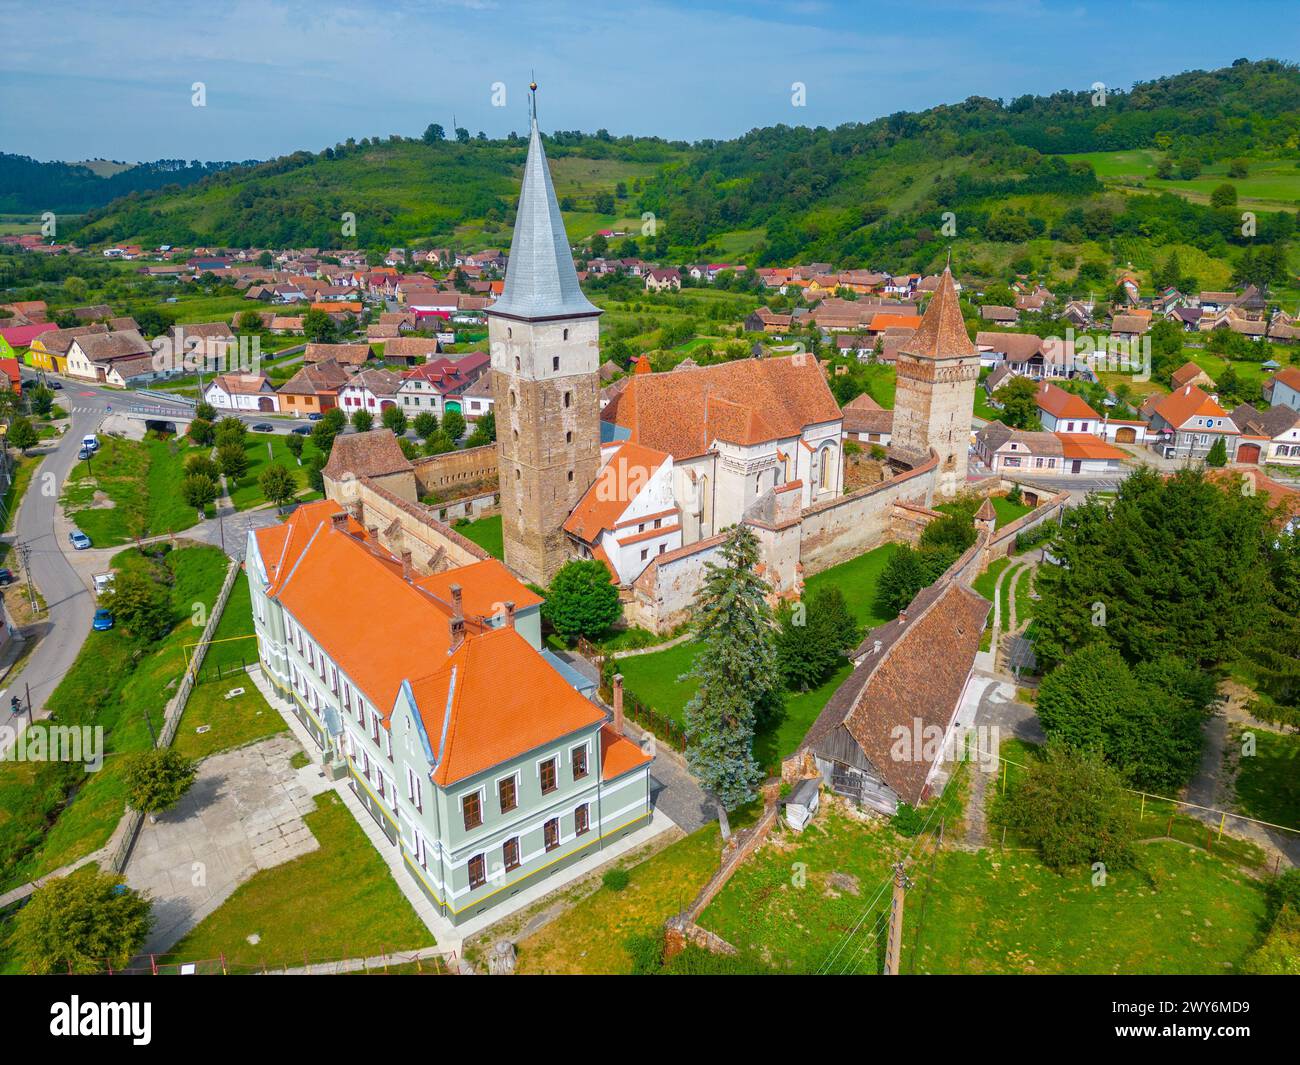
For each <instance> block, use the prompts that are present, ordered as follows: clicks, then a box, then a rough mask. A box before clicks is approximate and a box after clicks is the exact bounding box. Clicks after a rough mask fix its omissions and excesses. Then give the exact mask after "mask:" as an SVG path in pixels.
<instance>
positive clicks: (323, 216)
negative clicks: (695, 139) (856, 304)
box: [71, 127, 687, 248]
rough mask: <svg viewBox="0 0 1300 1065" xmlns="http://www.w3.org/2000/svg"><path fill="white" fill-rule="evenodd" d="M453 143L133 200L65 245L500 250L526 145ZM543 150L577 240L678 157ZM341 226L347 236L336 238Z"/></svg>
mask: <svg viewBox="0 0 1300 1065" xmlns="http://www.w3.org/2000/svg"><path fill="white" fill-rule="evenodd" d="M435 128H436V127H430V129H431V130H433V129H435ZM440 132H441V131H440V130H439V133H440ZM458 132H459V133H460V134H461V135H462V137H464V139H463V140H462V139H459V138H452V139H447V138H444V137H442V136H440V135H439V136H434V135H433V134H432V133H430V132H426V134H425V136H424V137H423V138H419V139H416V138H410V137H401V136H391V137H388V138H381V137H363V138H361V140H359V141H357V140H353V139H349V140H348V141H347V142H345V143H342V144H338V145H335V146H333V147H331V148H326V149H324V150H323V151H320V152H306V151H302V152H294V153H293V154H292V155H287V156H282V157H281V158H279V159H273V160H271V161H269V162H266V163H261V164H259V165H257V166H253V167H236V168H232V169H229V170H225V171H222V172H220V173H217V174H213V175H211V176H210V177H208V178H206V179H205V180H203V181H200V182H198V183H197V184H195V185H193V186H191V187H189V188H187V189H183V190H181V191H179V192H175V191H172V190H161V191H159V192H156V193H152V194H149V193H141V194H139V195H133V196H130V197H128V198H126V199H124V200H121V201H118V202H117V203H114V204H111V205H109V206H108V207H107V208H106V209H104V210H101V211H94V212H91V213H90V214H88V215H87V216H86V217H85V218H84V219H83V220H82V225H81V228H80V229H79V230H77V231H72V232H71V235H72V236H73V237H74V239H76V240H78V241H80V242H82V243H91V242H95V241H102V240H115V241H117V240H128V239H130V240H138V241H142V242H146V243H150V244H157V243H171V244H180V245H192V244H198V243H210V244H228V245H234V246H249V245H254V246H270V247H285V246H308V247H310V246H316V247H337V246H339V245H340V244H359V245H361V246H363V247H367V248H375V247H389V246H393V245H406V244H409V243H411V242H413V241H415V240H417V239H421V240H423V241H425V242H433V243H439V242H450V241H453V240H458V241H460V242H461V243H467V242H468V243H477V244H479V245H480V246H484V245H487V244H494V243H502V242H504V243H506V244H509V236H510V234H509V228H508V227H509V223H510V222H511V221H512V220H513V212H514V200H515V198H516V197H517V195H518V191H519V179H520V175H521V173H522V170H523V163H524V158H525V156H526V154H527V141H526V140H525V139H524V138H523V137H519V136H514V135H512V136H511V137H509V138H506V139H503V140H489V139H487V138H486V137H481V136H480V137H479V138H470V137H468V135H467V134H466V133H465V131H463V130H462V131H458ZM546 149H547V153H548V155H549V156H550V159H551V165H552V170H553V172H554V173H555V185H556V191H557V194H558V195H560V196H561V198H562V200H563V201H564V208H565V210H566V212H567V211H572V212H578V213H580V214H583V215H585V216H587V217H586V218H585V219H582V220H580V223H581V221H585V222H586V223H587V224H586V226H585V228H584V226H583V225H582V224H579V226H578V227H577V231H576V235H577V236H582V235H583V234H584V232H590V231H592V230H594V229H595V228H599V227H601V226H603V225H608V224H612V223H614V222H616V221H617V220H618V219H620V218H621V217H622V216H623V215H624V214H625V213H627V212H629V211H631V209H632V206H633V199H634V197H635V196H636V195H637V194H638V192H639V189H640V187H641V184H642V182H643V181H644V180H647V179H648V178H650V177H651V176H652V175H653V174H654V173H655V172H656V171H657V170H658V169H659V168H660V167H661V166H663V165H664V164H667V163H671V162H675V161H677V160H678V159H680V158H681V157H682V153H683V152H684V151H685V150H686V149H687V146H686V145H685V144H680V143H679V144H670V143H668V142H666V141H663V140H659V139H657V138H632V137H623V138H614V137H611V136H610V135H609V134H608V133H606V132H605V131H604V130H601V131H598V132H597V133H596V134H594V135H589V134H583V133H578V132H565V131H558V132H556V133H554V134H552V135H550V136H548V137H547V138H546ZM345 215H347V216H350V217H351V220H352V221H353V222H354V224H355V233H354V234H349V233H347V232H345V231H344V230H343V225H344V222H345ZM637 224H638V225H639V224H640V223H639V221H638V222H637Z"/></svg>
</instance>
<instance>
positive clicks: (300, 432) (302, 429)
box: [290, 425, 311, 436]
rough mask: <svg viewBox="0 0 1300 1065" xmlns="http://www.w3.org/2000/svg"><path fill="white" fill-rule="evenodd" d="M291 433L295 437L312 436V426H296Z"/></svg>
mask: <svg viewBox="0 0 1300 1065" xmlns="http://www.w3.org/2000/svg"><path fill="white" fill-rule="evenodd" d="M290 432H292V433H293V435H294V436H311V426H310V425H295V426H294V427H293V429H291V430H290Z"/></svg>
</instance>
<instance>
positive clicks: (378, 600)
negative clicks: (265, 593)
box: [255, 500, 605, 786]
mask: <svg viewBox="0 0 1300 1065" xmlns="http://www.w3.org/2000/svg"><path fill="white" fill-rule="evenodd" d="M335 513H338V505H337V504H336V503H334V502H333V501H332V500H322V501H320V502H317V503H314V504H307V505H305V506H303V507H300V508H299V509H298V510H297V511H296V512H295V513H294V515H293V516H292V517H291V518H290V520H289V521H288V522H286V523H285V524H284V525H282V526H277V527H272V528H269V529H260V530H258V531H257V533H255V536H256V537H257V544H258V550H259V552H260V553H261V555H262V557H263V561H264V562H266V564H267V566H268V569H273V570H274V571H275V576H274V577H273V578H272V580H273V584H272V589H271V594H272V595H273V596H274V598H275V599H277V600H278V601H279V602H280V603H281V604H282V605H283V606H284V608H285V609H286V610H287V611H288V613H289V614H290V615H291V616H292V617H293V618H294V619H295V620H296V621H298V622H299V623H300V624H301V625H302V626H303V627H304V628H305V629H306V630H307V631H308V632H309V633H310V634H311V637H312V639H313V640H315V641H317V642H318V643H320V645H321V646H322V647H324V648H325V649H326V651H327V653H328V654H329V656H330V657H331V658H332V659H333V661H334V662H335V664H336V665H337V666H338V667H339V669H340V670H341V671H342V672H343V673H344V674H346V676H347V677H348V678H349V679H350V680H351V681H352V682H353V683H354V684H355V685H356V686H357V687H358V688H359V689H360V690H361V692H362V693H363V694H364V695H365V696H366V698H367V699H369V700H370V701H371V702H372V703H373V704H374V705H375V706H376V707H377V708H378V710H379V711H380V713H381V715H382V717H383V720H384V723H385V726H387V725H388V721H389V717H390V715H391V713H392V708H393V706H394V705H395V703H396V701H397V696H398V693H399V692H400V691H401V688H402V685H403V684H404V683H407V684H409V686H410V690H411V693H412V697H413V699H414V701H415V708H416V711H417V712H418V713H419V715H420V719H421V721H422V722H423V724H424V727H425V731H426V734H427V736H428V737H429V741H430V743H431V745H432V746H433V748H434V753H435V755H437V756H438V757H439V761H438V764H437V767H436V769H435V771H434V774H433V779H434V781H435V782H436V783H438V784H440V785H444V786H445V785H447V784H451V783H455V782H456V781H457V780H462V779H464V778H465V777H467V776H471V775H473V774H474V773H478V772H481V771H482V770H484V769H488V768H490V767H491V766H493V765H497V764H499V763H500V762H503V761H506V760H508V759H510V758H514V757H517V756H518V755H520V754H523V753H525V752H526V751H529V750H532V749H534V748H536V747H539V746H542V745H543V744H546V743H549V742H551V741H553V740H556V739H559V738H561V737H564V736H567V735H569V734H570V733H572V732H575V731H577V730H579V729H582V728H586V727H589V726H591V725H595V724H598V723H599V722H601V721H602V720H603V719H604V716H605V714H604V711H603V710H602V709H601V708H600V707H599V706H597V705H595V704H594V703H592V702H591V701H590V700H588V699H586V698H584V697H583V696H582V695H581V694H579V693H578V692H577V691H576V690H574V688H572V687H571V686H570V685H569V683H568V682H567V681H565V680H564V678H563V677H561V676H560V674H559V673H557V672H556V671H555V669H554V668H552V666H551V665H550V664H549V663H548V662H547V661H546V660H545V659H544V658H543V657H542V656H541V655H540V654H538V652H537V651H536V650H535V649H534V648H533V647H532V645H531V644H529V643H528V641H527V640H526V639H524V637H523V636H521V635H520V634H519V633H518V632H517V631H516V630H515V629H513V628H510V627H501V628H489V627H486V626H484V625H482V624H481V623H479V622H478V621H477V620H476V619H475V618H474V617H473V616H472V613H471V609H472V605H477V604H478V603H479V602H480V601H485V600H486V597H488V596H490V595H492V593H493V592H498V593H499V592H501V591H504V590H505V589H506V588H507V587H508V584H507V582H513V583H514V584H515V585H516V587H519V590H518V591H514V592H512V593H511V594H510V595H508V596H506V597H507V598H514V599H515V600H516V602H517V603H522V602H524V601H525V600H530V601H531V602H536V601H538V600H537V599H536V597H535V596H532V593H529V592H528V591H527V589H523V588H522V587H521V586H518V582H515V581H514V578H513V577H510V575H509V574H508V573H506V572H504V567H501V566H500V563H497V562H495V561H493V562H492V564H490V565H489V564H486V563H477V564H474V565H471V566H465V567H462V568H460V569H459V570H453V571H450V572H449V573H447V574H440V575H438V576H439V577H445V578H447V581H446V583H447V585H450V584H451V583H452V582H453V581H456V579H457V578H458V577H459V581H457V583H462V586H463V588H464V602H465V606H466V607H467V608H471V609H467V618H466V635H465V641H464V643H462V644H461V646H460V647H459V648H457V649H456V650H455V652H451V630H450V625H449V618H450V616H451V608H450V604H449V603H448V602H444V601H442V600H441V597H438V598H435V597H434V594H431V590H430V589H428V588H427V587H424V585H425V583H426V582H428V581H429V580H430V579H428V578H426V579H425V580H423V581H416V582H408V581H407V580H405V579H404V578H403V577H402V566H401V563H400V562H398V561H397V560H396V559H394V558H393V557H392V556H391V555H389V554H387V552H384V551H381V550H379V549H377V548H374V547H372V546H371V545H369V544H367V543H366V542H365V540H364V539H363V538H362V537H360V536H357V535H348V534H347V533H344V532H343V531H342V530H341V529H340V528H336V527H335V526H334V524H333V522H332V520H331V516H332V515H333V514H335ZM348 528H349V529H350V530H351V531H352V532H353V533H356V531H357V528H358V527H357V526H356V523H355V522H352V521H351V519H349V521H348ZM433 583H435V584H436V583H437V582H436V581H435V582H433ZM341 589H346V609H340V599H341V594H342V593H341V591H340V590H341ZM449 597H450V596H449V593H448V598H449ZM493 601H495V598H494V600H493ZM448 712H450V717H449V718H448V720H447V728H446V730H445V732H444V728H443V719H444V718H445V717H447V715H448Z"/></svg>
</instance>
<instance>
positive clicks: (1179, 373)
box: [1169, 362, 1219, 392]
mask: <svg viewBox="0 0 1300 1065" xmlns="http://www.w3.org/2000/svg"><path fill="white" fill-rule="evenodd" d="M1169 383H1170V385H1171V386H1172V391H1175V392H1176V391H1177V390H1178V389H1180V388H1185V387H1186V386H1187V385H1196V387H1197V388H1209V389H1215V388H1218V387H1219V386H1218V385H1216V384H1215V383H1214V378H1212V377H1211V376H1210V375H1209V374H1207V373H1206V372H1205V371H1204V370H1202V369H1201V368H1200V367H1199V366H1197V365H1196V363H1194V362H1185V363H1183V365H1182V366H1180V367H1178V369H1176V370H1175V371H1174V372H1173V373H1171V374H1170V375H1169Z"/></svg>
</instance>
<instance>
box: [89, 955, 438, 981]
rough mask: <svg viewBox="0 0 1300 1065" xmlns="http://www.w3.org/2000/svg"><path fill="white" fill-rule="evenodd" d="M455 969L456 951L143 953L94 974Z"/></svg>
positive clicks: (396, 972) (108, 963) (422, 971)
mask: <svg viewBox="0 0 1300 1065" xmlns="http://www.w3.org/2000/svg"><path fill="white" fill-rule="evenodd" d="M458 973H459V965H458V963H457V956H456V952H455V951H436V950H428V949H426V950H414V951H398V952H389V951H384V952H383V953H381V954H377V955H375V956H373V957H369V958H316V959H311V958H310V957H308V955H307V954H306V953H305V952H304V953H303V956H302V957H301V958H289V959H284V958H277V959H276V960H275V961H269V960H263V961H240V960H239V959H237V958H232V957H226V955H224V954H222V955H219V956H217V957H215V958H202V959H194V958H182V957H180V956H179V955H176V954H144V955H141V956H140V957H137V958H133V959H131V961H130V962H129V963H128V964H127V965H125V966H122V967H120V968H119V967H116V966H114V965H113V963H112V962H111V961H109V960H108V959H105V960H104V967H103V968H102V969H99V970H97V971H95V972H94V973H89V974H88V973H84V972H83V973H80V974H74V973H73V972H72V970H71V969H69V972H68V975H70V976H71V975H94V976H350V975H351V976H382V975H390V976H395V975H417V976H455V975H458Z"/></svg>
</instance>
